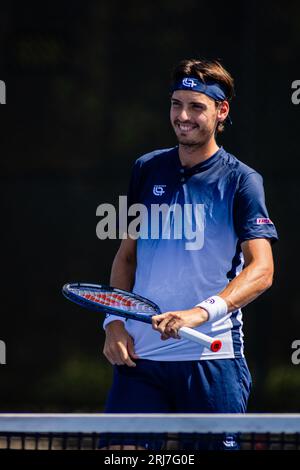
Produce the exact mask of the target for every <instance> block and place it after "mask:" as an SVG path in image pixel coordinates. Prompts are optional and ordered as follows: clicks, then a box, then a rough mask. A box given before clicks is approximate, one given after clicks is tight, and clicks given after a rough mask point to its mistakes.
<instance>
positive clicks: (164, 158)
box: [104, 60, 277, 449]
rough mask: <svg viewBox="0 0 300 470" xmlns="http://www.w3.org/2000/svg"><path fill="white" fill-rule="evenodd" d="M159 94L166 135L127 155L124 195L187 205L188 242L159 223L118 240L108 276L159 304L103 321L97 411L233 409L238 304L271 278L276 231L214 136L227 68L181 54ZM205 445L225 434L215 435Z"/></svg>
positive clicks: (243, 392)
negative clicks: (106, 379) (106, 366)
mask: <svg viewBox="0 0 300 470" xmlns="http://www.w3.org/2000/svg"><path fill="white" fill-rule="evenodd" d="M170 96H171V110H170V120H171V125H172V127H173V129H174V132H175V134H176V137H177V140H178V145H177V146H176V147H174V148H169V149H163V150H156V151H153V152H151V153H149V154H146V155H144V156H142V157H140V158H138V160H137V161H136V162H135V164H134V167H133V172H132V178H131V183H130V189H129V203H130V204H134V203H141V204H144V205H145V206H146V207H147V208H148V209H149V213H150V211H151V206H153V205H155V204H159V205H161V204H166V205H167V206H168V207H172V205H174V204H177V205H179V206H180V207H181V208H182V213H184V209H185V208H187V207H189V208H192V209H193V210H194V212H190V214H191V216H190V218H189V219H185V220H184V223H185V225H187V224H188V223H190V225H191V226H190V227H187V228H190V229H191V230H192V229H193V230H194V233H195V237H196V238H197V237H198V238H197V240H196V242H195V243H194V244H193V243H190V239H189V240H188V239H187V236H186V235H184V234H183V236H182V237H181V238H180V237H178V233H177V236H173V238H172V237H171V238H169V239H164V237H163V236H162V233H161V232H162V230H161V231H160V233H159V236H158V237H156V238H153V237H152V238H151V236H149V237H143V238H142V237H140V238H139V239H137V240H134V239H132V238H131V237H130V236H129V237H128V238H127V239H124V240H122V242H121V245H120V248H119V250H118V252H117V254H116V257H115V259H114V262H113V266H112V272H111V285H112V286H114V287H119V288H122V289H125V290H133V291H134V292H136V293H138V294H141V295H142V296H144V297H146V298H149V299H150V300H152V301H154V302H155V303H157V304H158V305H159V307H160V309H161V311H162V312H165V313H163V314H161V315H157V316H155V317H153V323H152V327H151V325H146V324H144V323H139V322H135V321H133V320H127V321H126V320H125V319H123V318H119V317H113V316H108V317H107V318H106V319H105V321H104V328H105V331H106V341H105V346H104V355H105V356H106V358H107V359H108V360H109V362H110V363H111V364H112V365H113V366H114V378H113V384H112V388H111V390H110V393H109V396H108V400H107V404H106V409H105V411H106V412H110V413H115V412H118V413H123V412H124V413H130V412H132V413H141V412H144V413H153V412H156V413H159V412H163V413H168V412H178V413H244V412H245V411H246V408H247V401H248V397H249V393H250V388H251V376H250V373H249V370H248V367H247V363H246V360H245V355H244V344H243V331H242V326H243V322H242V311H241V308H242V307H244V306H245V305H247V304H248V303H250V302H252V301H253V300H254V299H256V298H257V297H258V296H259V295H261V294H262V293H263V292H264V291H266V290H267V289H268V288H269V287H270V286H271V284H272V280H273V257H272V249H271V245H272V243H273V242H274V241H275V240H276V239H277V233H276V229H275V227H274V224H273V222H272V221H271V220H270V218H269V215H268V212H267V209H266V205H265V197H264V188H263V180H262V177H261V175H260V174H259V173H257V172H256V171H255V170H254V169H252V168H250V167H249V166H247V165H245V164H244V163H242V162H241V161H239V160H238V159H237V158H236V157H235V156H233V155H231V154H230V153H228V152H227V151H226V150H225V149H224V148H223V147H221V146H219V145H218V143H217V141H216V137H217V135H218V134H219V133H221V132H222V131H223V130H224V124H225V121H227V120H228V119H229V117H228V113H229V103H230V100H231V99H232V97H233V96H234V82H233V79H232V77H231V75H230V74H229V73H228V71H226V70H225V69H224V67H223V66H222V65H221V64H220V63H219V62H218V61H216V60H212V61H208V60H184V61H182V62H180V63H179V64H178V65H177V66H176V68H175V69H174V71H173V76H172V85H171V94H170ZM196 209H197V210H198V214H196V212H197V211H196ZM197 215H198V218H197ZM174 219H175V217H173V219H172V217H171V219H170V220H174ZM187 220H188V222H187ZM150 223H151V221H150ZM173 228H174V227H173ZM177 229H178V227H177V228H176V230H177ZM149 233H150V229H149ZM185 233H186V232H185ZM258 321H259V320H258ZM182 326H188V327H192V328H196V329H199V331H202V332H204V333H206V334H208V335H210V336H212V337H214V336H218V337H219V338H220V339H221V340H222V343H223V347H222V348H221V350H220V351H219V352H217V353H213V352H211V351H210V350H208V349H207V348H205V347H202V346H201V345H199V344H197V343H192V342H190V341H188V340H185V339H180V338H179V336H178V329H179V328H180V327H182ZM146 446H147V444H145V445H144V447H146ZM215 446H217V447H216V448H218V449H235V448H237V443H236V442H235V439H234V436H230V437H228V436H227V438H226V439H225V438H224V440H222V442H219V443H217V444H215ZM112 448H118V447H117V446H115V447H112ZM128 448H130V442H128Z"/></svg>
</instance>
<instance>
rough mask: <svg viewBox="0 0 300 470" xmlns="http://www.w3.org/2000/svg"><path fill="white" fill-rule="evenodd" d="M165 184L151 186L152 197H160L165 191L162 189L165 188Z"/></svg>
mask: <svg viewBox="0 0 300 470" xmlns="http://www.w3.org/2000/svg"><path fill="white" fill-rule="evenodd" d="M166 186H167V185H166V184H155V185H154V186H153V194H154V196H162V195H163V194H164V193H165V192H166V191H165V190H164V188H165V187H166Z"/></svg>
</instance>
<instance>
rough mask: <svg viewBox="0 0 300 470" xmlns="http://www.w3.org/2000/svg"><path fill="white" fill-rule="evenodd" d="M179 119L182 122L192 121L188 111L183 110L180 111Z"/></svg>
mask: <svg viewBox="0 0 300 470" xmlns="http://www.w3.org/2000/svg"><path fill="white" fill-rule="evenodd" d="M178 119H179V120H180V121H181V122H184V121H189V120H190V117H189V114H188V111H187V109H185V108H182V109H181V110H180V113H179V114H178Z"/></svg>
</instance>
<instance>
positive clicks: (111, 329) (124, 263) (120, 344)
mask: <svg viewBox="0 0 300 470" xmlns="http://www.w3.org/2000/svg"><path fill="white" fill-rule="evenodd" d="M135 269H136V241H135V240H132V239H131V238H128V239H125V240H122V242H121V245H120V248H119V250H118V252H117V254H116V256H115V259H114V261H113V264H112V270H111V277H110V284H111V286H113V287H118V288H119V289H124V290H129V291H130V290H131V289H132V287H133V283H134V277H135ZM105 333H106V339H105V344H104V349H103V354H104V355H105V357H106V358H107V359H108V361H109V362H110V363H111V364H118V365H123V364H126V365H127V366H129V367H134V366H135V363H134V362H133V361H132V359H131V358H133V359H136V358H137V356H136V354H135V352H134V346H133V340H132V338H131V336H130V335H129V334H128V333H127V331H126V329H125V326H124V321H123V320H112V321H111V322H109V323H107V325H106V326H105Z"/></svg>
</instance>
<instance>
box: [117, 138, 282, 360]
mask: <svg viewBox="0 0 300 470" xmlns="http://www.w3.org/2000/svg"><path fill="white" fill-rule="evenodd" d="M128 196H129V199H128V204H129V205H132V204H143V206H145V208H146V209H147V212H146V211H144V212H143V217H142V219H141V220H142V222H141V226H140V229H141V232H140V237H139V238H138V240H137V269H136V277H135V284H134V288H133V291H134V292H136V293H138V294H141V295H142V296H144V297H147V298H149V299H150V300H152V301H154V302H155V303H157V304H158V305H159V307H160V309H161V311H162V312H165V311H172V310H185V309H189V308H192V307H193V306H194V305H196V304H198V303H199V302H201V301H202V300H205V299H206V298H207V297H209V296H211V295H216V294H218V293H219V292H220V291H221V290H223V289H224V288H225V287H226V285H227V284H228V282H230V280H232V279H233V278H234V277H235V276H237V275H238V274H239V273H240V272H241V270H242V269H243V265H244V259H243V254H242V250H241V243H242V242H244V241H245V240H250V239H255V238H268V239H270V240H271V241H272V242H273V241H274V240H276V239H277V233H276V229H275V227H274V224H273V223H272V221H271V220H270V218H269V214H268V212H267V209H266V205H265V197H264V188H263V180H262V177H261V176H260V174H258V173H257V172H256V171H255V170H253V169H252V168H250V167H248V166H247V165H245V164H244V163H242V162H240V161H239V160H237V159H236V158H235V157H234V156H233V155H231V154H229V153H227V152H226V151H225V150H224V149H223V148H220V149H219V150H218V151H217V152H216V153H215V154H214V155H213V156H211V157H210V158H208V159H207V160H205V161H204V162H202V163H199V164H197V165H195V166H193V167H192V168H186V167H183V166H182V164H181V162H180V159H179V155H178V147H175V148H172V149H164V150H158V151H154V152H151V153H149V154H147V155H144V156H142V157H141V158H139V159H138V160H137V161H136V162H135V164H134V167H133V171H132V177H131V182H130V189H129V194H128ZM136 207H137V206H136ZM160 209H163V210H161V211H160ZM151 211H152V212H151ZM134 226H136V224H135V225H134ZM129 232H130V225H129ZM126 329H127V330H128V332H129V333H130V334H131V336H132V337H133V338H134V341H135V351H136V353H137V354H138V356H140V357H141V358H145V359H151V360H166V361H170V360H171V361H172V360H174V361H177V360H198V359H212V358H215V359H217V358H233V357H243V356H244V352H243V332H242V312H241V310H237V311H235V312H232V313H230V314H227V315H226V316H224V318H222V319H220V320H218V321H216V322H214V323H212V322H206V323H205V324H203V325H201V326H200V327H199V328H198V329H199V331H202V332H204V333H206V334H209V335H210V336H218V337H219V338H220V339H221V340H222V342H223V347H222V349H221V350H220V351H219V352H218V353H211V352H210V351H209V350H208V349H207V348H205V347H203V346H201V345H199V344H197V343H192V342H190V341H188V340H184V339H181V340H173V339H170V340H168V341H161V339H160V335H159V334H157V332H155V331H153V330H152V328H151V325H146V324H142V323H139V322H135V321H133V320H127V321H126Z"/></svg>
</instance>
